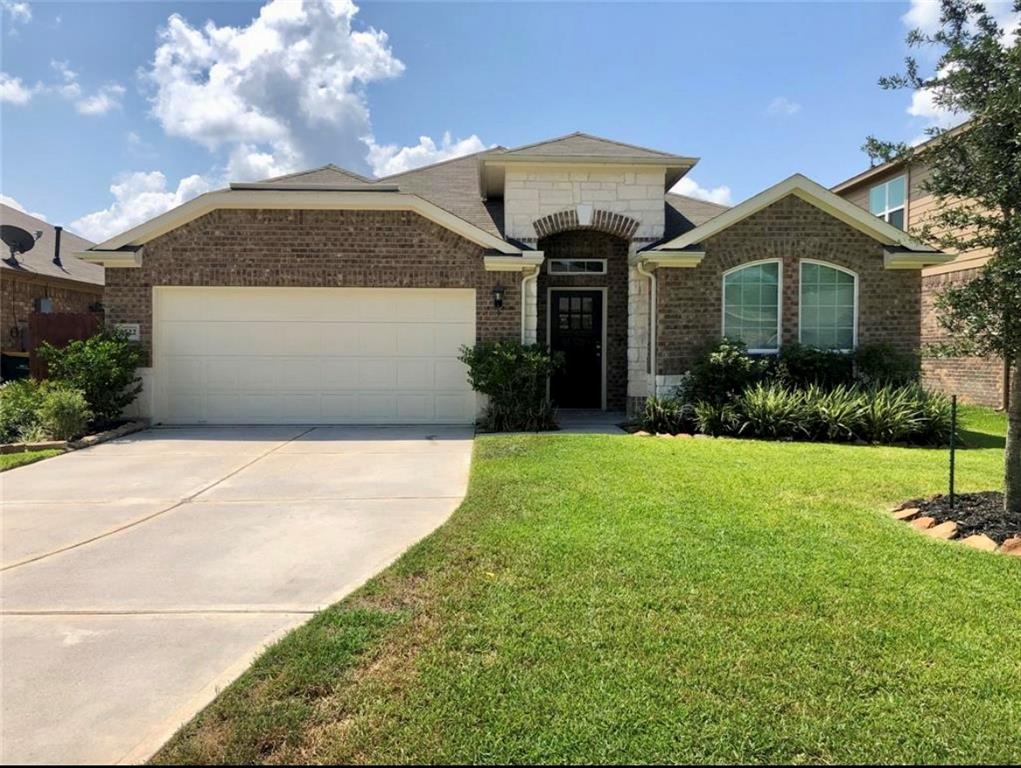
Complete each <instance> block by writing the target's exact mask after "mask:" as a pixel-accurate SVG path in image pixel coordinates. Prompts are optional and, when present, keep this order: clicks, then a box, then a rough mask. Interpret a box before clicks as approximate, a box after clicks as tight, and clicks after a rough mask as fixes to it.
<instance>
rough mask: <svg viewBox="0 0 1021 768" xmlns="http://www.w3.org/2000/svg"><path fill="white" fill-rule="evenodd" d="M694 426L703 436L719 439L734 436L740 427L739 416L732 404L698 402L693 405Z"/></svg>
mask: <svg viewBox="0 0 1021 768" xmlns="http://www.w3.org/2000/svg"><path fill="white" fill-rule="evenodd" d="M694 409H695V424H696V425H697V426H698V431H699V432H701V433H702V434H705V435H712V436H713V437H720V436H721V435H733V434H736V433H737V431H738V429H740V427H741V414H740V412H739V411H738V410H737V408H736V407H735V406H734V404H733V403H712V402H709V401H708V400H699V401H698V402H697V403H695V405H694Z"/></svg>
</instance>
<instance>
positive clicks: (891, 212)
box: [869, 176, 908, 229]
mask: <svg viewBox="0 0 1021 768" xmlns="http://www.w3.org/2000/svg"><path fill="white" fill-rule="evenodd" d="M907 191H908V177H907V176H898V177H897V178H895V179H890V180H889V181H886V182H883V183H882V184H877V185H876V186H874V187H872V189H870V190H869V211H870V212H871V213H873V214H874V215H876V216H878V217H879V218H881V219H882V220H883V221H885V222H887V223H888V224H893V226H895V227H897V229H904V225H905V217H904V203H905V201H906V200H907Z"/></svg>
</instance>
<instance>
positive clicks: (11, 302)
mask: <svg viewBox="0 0 1021 768" xmlns="http://www.w3.org/2000/svg"><path fill="white" fill-rule="evenodd" d="M42 298H50V299H53V311H54V312H71V313H76V314H77V313H84V312H89V311H90V307H92V306H93V305H95V304H96V303H97V302H102V300H103V286H101V285H97V286H95V287H89V286H82V287H80V288H79V287H76V286H72V285H68V284H59V285H58V284H57V283H54V282H49V281H46V280H42V279H39V278H33V277H29V276H22V275H12V274H11V273H10V272H9V271H8V270H6V269H5V270H2V271H0V347H2V348H3V349H4V350H5V351H7V350H10V351H13V352H20V351H22V341H23V340H24V341H26V342H27V339H26V338H24V337H25V335H26V334H27V332H28V316H29V315H31V314H32V313H33V312H34V311H35V300H36V299H42ZM15 329H17V331H15ZM12 331H13V333H12Z"/></svg>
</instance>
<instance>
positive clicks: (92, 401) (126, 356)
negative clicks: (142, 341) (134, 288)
mask: <svg viewBox="0 0 1021 768" xmlns="http://www.w3.org/2000/svg"><path fill="white" fill-rule="evenodd" d="M39 356H40V357H41V358H42V359H43V360H44V361H45V362H46V364H47V365H48V366H49V374H50V378H51V379H53V380H55V381H59V382H62V383H64V384H66V385H67V386H68V387H70V388H73V389H78V390H81V392H82V393H83V394H84V396H85V400H86V402H87V403H88V405H89V408H90V409H91V411H92V414H93V417H94V418H95V420H96V421H97V422H98V423H104V422H108V421H113V420H115V419H117V418H119V417H120V415H121V412H122V411H123V410H124V408H126V407H127V406H128V405H130V404H131V403H132V402H134V400H135V398H136V397H138V393H139V392H141V391H142V383H141V379H139V378H138V376H136V375H135V369H136V368H138V366H139V365H140V364H141V362H142V351H141V349H140V348H139V346H138V344H136V343H134V342H132V341H129V340H128V337H127V334H125V333H123V332H121V331H116V330H113V329H104V330H102V331H100V332H99V333H97V334H96V335H94V336H92V337H90V338H88V339H84V340H76V341H72V342H70V343H69V344H68V345H67V346H65V347H61V348H57V347H54V346H51V345H50V344H43V345H42V347H40V349H39Z"/></svg>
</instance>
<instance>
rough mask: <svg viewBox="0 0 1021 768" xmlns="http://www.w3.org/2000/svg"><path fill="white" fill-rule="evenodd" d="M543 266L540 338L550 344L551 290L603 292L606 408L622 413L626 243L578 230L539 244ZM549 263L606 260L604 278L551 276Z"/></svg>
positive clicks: (624, 366)
mask: <svg viewBox="0 0 1021 768" xmlns="http://www.w3.org/2000/svg"><path fill="white" fill-rule="evenodd" d="M539 250H541V251H543V252H544V253H545V256H546V262H547V264H546V265H543V269H542V272H541V273H540V275H539V278H538V290H539V307H538V321H537V322H538V329H539V338H540V339H541V340H542V342H543V343H544V344H548V343H549V336H548V334H547V327H548V323H547V317H548V307H547V296H548V293H549V292H548V289H549V288H551V287H553V288H606V289H607V291H606V349H605V350H604V351H603V354H605V355H606V407H607V408H608V409H609V410H622V409H623V408H624V404H625V399H626V397H627V374H628V371H627V343H628V336H627V332H628V331H627V324H628V293H627V291H628V241H627V240H624V239H622V238H620V237H615V236H613V235H609V234H605V233H603V232H596V231H594V230H591V229H579V230H574V231H570V232H562V233H560V234H556V235H551V236H550V237H547V238H544V239H542V240H540V241H539ZM551 259H606V274H605V275H551V274H549V272H548V268H547V265H548V263H549V261H550V260H551Z"/></svg>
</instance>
